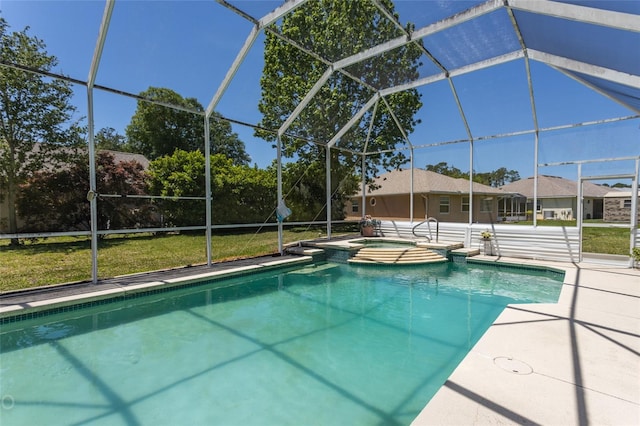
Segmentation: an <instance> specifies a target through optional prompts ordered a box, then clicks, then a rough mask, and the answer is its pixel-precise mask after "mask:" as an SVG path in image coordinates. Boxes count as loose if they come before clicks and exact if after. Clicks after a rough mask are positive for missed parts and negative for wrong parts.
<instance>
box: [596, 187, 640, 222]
mask: <svg viewBox="0 0 640 426" xmlns="http://www.w3.org/2000/svg"><path fill="white" fill-rule="evenodd" d="M636 206H640V192H638V202H637V204H636ZM637 214H638V212H637V211H636V215H637ZM604 221H605V222H624V223H631V191H611V192H609V193H607V194H605V196H604Z"/></svg>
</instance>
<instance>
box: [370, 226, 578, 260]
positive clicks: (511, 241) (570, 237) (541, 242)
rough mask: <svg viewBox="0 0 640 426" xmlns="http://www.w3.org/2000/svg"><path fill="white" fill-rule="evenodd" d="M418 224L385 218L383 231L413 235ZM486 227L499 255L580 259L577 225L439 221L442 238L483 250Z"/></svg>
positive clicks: (396, 235) (388, 235) (402, 235)
mask: <svg viewBox="0 0 640 426" xmlns="http://www.w3.org/2000/svg"><path fill="white" fill-rule="evenodd" d="M416 224H417V222H409V221H395V220H383V221H382V223H381V225H380V232H381V234H382V236H384V237H401V238H414V236H413V234H412V232H411V230H412V229H413V226H415V225H416ZM483 231H489V232H490V233H491V235H492V238H491V243H492V245H493V252H494V254H496V255H498V256H507V257H518V258H526V259H540V260H555V261H560V262H578V261H579V256H580V254H579V253H580V233H579V231H578V228H577V227H565V226H536V227H534V226H527V225H508V224H481V223H474V224H472V225H469V224H466V223H451V222H440V233H439V242H452V243H460V242H463V243H464V245H465V247H470V248H479V249H480V250H481V251H484V243H483V241H482V238H481V236H480V233H481V232H483Z"/></svg>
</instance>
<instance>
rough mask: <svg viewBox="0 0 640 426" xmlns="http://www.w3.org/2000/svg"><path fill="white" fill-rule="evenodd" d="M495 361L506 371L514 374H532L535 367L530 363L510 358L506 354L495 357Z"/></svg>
mask: <svg viewBox="0 0 640 426" xmlns="http://www.w3.org/2000/svg"><path fill="white" fill-rule="evenodd" d="M493 363H494V364H495V365H497V366H498V367H500V368H502V369H503V370H505V371H508V372H510V373H514V374H522V375H525V374H531V373H533V368H531V366H530V365H529V364H527V363H526V362H523V361H519V360H517V359H513V358H509V357H506V356H499V357H496V358H494V359H493Z"/></svg>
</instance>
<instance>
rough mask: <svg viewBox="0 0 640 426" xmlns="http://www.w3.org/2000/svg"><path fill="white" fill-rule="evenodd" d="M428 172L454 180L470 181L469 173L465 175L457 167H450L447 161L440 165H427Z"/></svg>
mask: <svg viewBox="0 0 640 426" xmlns="http://www.w3.org/2000/svg"><path fill="white" fill-rule="evenodd" d="M426 169H427V170H429V171H430V172H435V173H439V174H441V175H445V176H450V177H452V178H463V179H469V173H465V172H463V171H462V170H460V169H459V168H457V167H454V166H449V164H447V162H446V161H441V162H440V163H438V164H435V165H434V164H427V167H426Z"/></svg>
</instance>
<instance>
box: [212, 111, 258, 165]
mask: <svg viewBox="0 0 640 426" xmlns="http://www.w3.org/2000/svg"><path fill="white" fill-rule="evenodd" d="M209 123H210V126H209V129H210V131H209V134H210V136H209V139H210V141H211V154H222V155H224V156H225V157H227V158H229V159H230V160H231V161H232V162H233V164H235V165H237V166H241V165H248V164H249V163H250V162H251V157H249V154H247V152H246V151H245V146H244V142H242V141H241V140H240V137H239V136H238V134H237V133H235V132H234V131H233V129H232V128H231V123H229V121H228V120H224V119H223V118H222V116H221V115H220V114H219V113H217V112H214V113H213V114H212V116H211V120H210V121H209Z"/></svg>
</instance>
